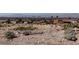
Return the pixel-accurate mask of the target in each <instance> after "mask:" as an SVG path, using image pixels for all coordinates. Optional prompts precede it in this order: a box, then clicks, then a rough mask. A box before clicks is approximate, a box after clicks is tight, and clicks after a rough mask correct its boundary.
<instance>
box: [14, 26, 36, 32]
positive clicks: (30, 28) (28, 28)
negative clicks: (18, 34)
mask: <svg viewBox="0 0 79 59" xmlns="http://www.w3.org/2000/svg"><path fill="white" fill-rule="evenodd" d="M34 29H36V27H32V26H28V27H17V28H14V30H20V31H23V30H34Z"/></svg>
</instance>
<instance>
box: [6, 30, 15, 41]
mask: <svg viewBox="0 0 79 59" xmlns="http://www.w3.org/2000/svg"><path fill="white" fill-rule="evenodd" d="M5 37H6V38H7V39H8V40H12V39H13V38H15V37H16V36H15V34H14V33H13V32H10V31H8V32H6V33H5Z"/></svg>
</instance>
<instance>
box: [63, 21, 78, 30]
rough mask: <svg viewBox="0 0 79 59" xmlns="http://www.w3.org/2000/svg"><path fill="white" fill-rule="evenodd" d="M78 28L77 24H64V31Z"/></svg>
mask: <svg viewBox="0 0 79 59" xmlns="http://www.w3.org/2000/svg"><path fill="white" fill-rule="evenodd" d="M75 27H76V28H79V25H78V24H72V23H70V24H64V30H66V29H68V28H75Z"/></svg>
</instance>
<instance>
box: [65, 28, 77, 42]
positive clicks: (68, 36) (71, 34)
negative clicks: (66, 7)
mask: <svg viewBox="0 0 79 59" xmlns="http://www.w3.org/2000/svg"><path fill="white" fill-rule="evenodd" d="M65 39H67V40H71V41H76V40H77V38H76V33H75V31H73V30H70V29H69V30H66V31H65Z"/></svg>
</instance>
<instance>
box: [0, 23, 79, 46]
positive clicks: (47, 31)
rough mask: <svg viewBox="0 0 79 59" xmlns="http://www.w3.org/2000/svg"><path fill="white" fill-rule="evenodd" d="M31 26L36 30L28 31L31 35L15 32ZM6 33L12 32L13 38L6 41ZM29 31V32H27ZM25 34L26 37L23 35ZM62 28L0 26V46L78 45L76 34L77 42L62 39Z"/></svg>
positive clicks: (78, 38) (78, 40) (19, 25)
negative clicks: (19, 28)
mask: <svg viewBox="0 0 79 59" xmlns="http://www.w3.org/2000/svg"><path fill="white" fill-rule="evenodd" d="M28 26H32V27H34V28H36V29H34V30H30V32H31V34H26V33H25V32H24V31H23V30H21V31H19V30H15V28H17V27H28ZM7 31H10V32H13V33H14V34H15V36H16V37H15V38H13V39H12V40H8V39H7V38H6V37H5V33H6V32H7ZM27 31H29V30H27ZM23 33H25V34H26V35H24V34H23ZM64 35H65V34H64V30H63V27H62V26H59V25H52V24H47V25H46V24H45V25H42V24H41V25H40V24H27V25H26V24H1V25H0V44H2V45H65V44H70V45H72V44H79V34H78V33H77V34H76V37H77V41H70V40H67V39H65V38H64Z"/></svg>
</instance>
